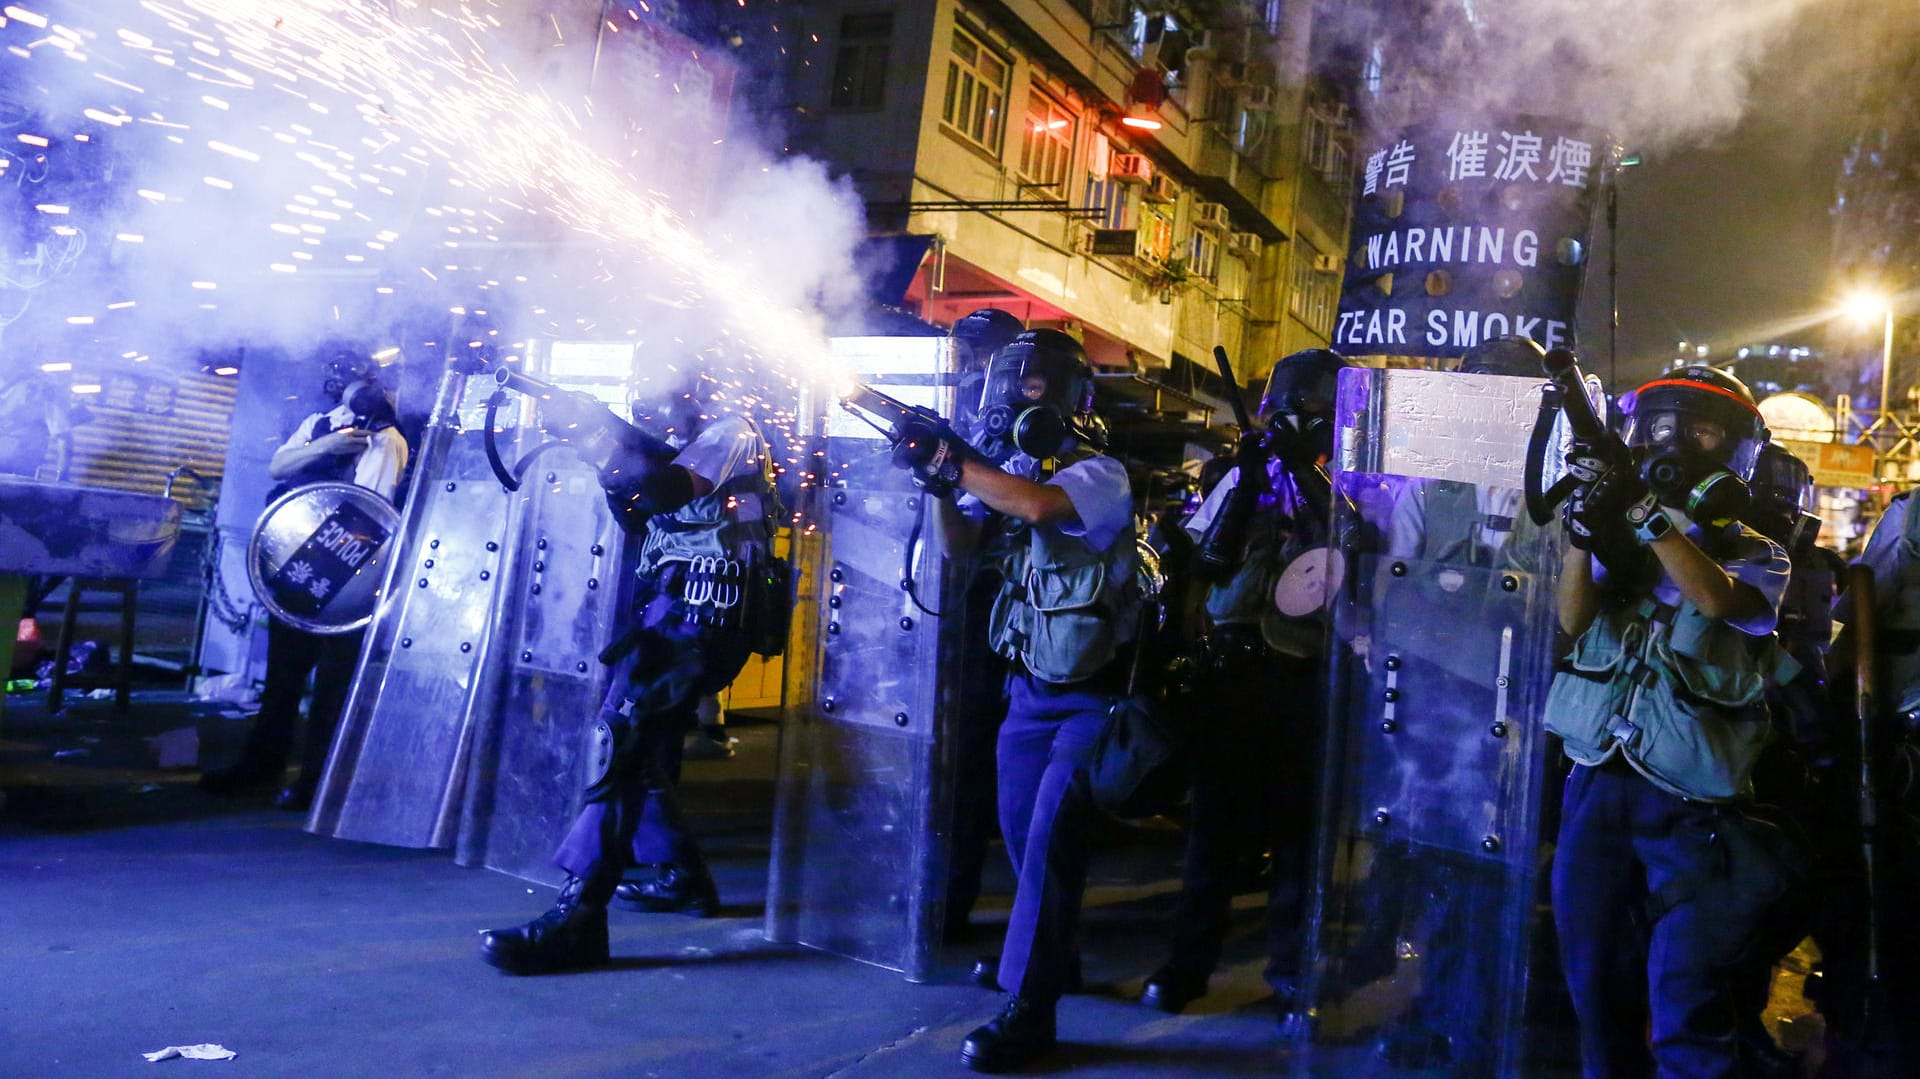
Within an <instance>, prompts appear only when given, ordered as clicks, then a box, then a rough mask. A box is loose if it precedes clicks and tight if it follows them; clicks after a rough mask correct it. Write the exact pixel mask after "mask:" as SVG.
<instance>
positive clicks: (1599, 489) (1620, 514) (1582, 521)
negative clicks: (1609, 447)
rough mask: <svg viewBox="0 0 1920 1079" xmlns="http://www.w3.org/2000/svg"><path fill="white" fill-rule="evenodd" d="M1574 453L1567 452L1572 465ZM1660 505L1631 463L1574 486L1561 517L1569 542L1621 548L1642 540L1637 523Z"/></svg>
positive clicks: (1584, 547)
mask: <svg viewBox="0 0 1920 1079" xmlns="http://www.w3.org/2000/svg"><path fill="white" fill-rule="evenodd" d="M1572 456H1573V455H1572V454H1568V461H1569V467H1571V462H1572ZM1658 509H1659V502H1658V500H1657V499H1656V498H1655V497H1654V494H1653V492H1652V491H1650V490H1648V489H1647V484H1646V481H1645V480H1642V479H1641V478H1640V473H1639V472H1637V471H1635V470H1634V469H1632V468H1631V467H1629V468H1608V469H1607V470H1606V471H1604V472H1602V473H1601V474H1600V477H1599V478H1598V479H1597V480H1595V481H1594V482H1593V483H1589V484H1581V485H1580V486H1578V487H1575V488H1574V490H1573V494H1572V495H1571V496H1569V497H1568V498H1567V503H1566V506H1565V508H1564V510H1563V511H1562V518H1563V520H1564V521H1565V523H1566V526H1567V539H1568V542H1570V543H1572V544H1573V545H1574V546H1575V547H1578V548H1580V549H1581V550H1583V551H1592V550H1597V549H1599V548H1600V547H1609V546H1611V547H1613V549H1615V550H1620V549H1625V548H1629V547H1633V546H1635V545H1636V544H1638V543H1639V540H1638V538H1637V537H1636V535H1635V533H1634V526H1635V525H1636V524H1638V523H1640V522H1642V521H1645V520H1646V519H1647V518H1648V517H1650V516H1651V515H1652V514H1653V513H1654V512H1655V511H1656V510H1658ZM1596 544H1598V545H1599V547H1596V546H1595V545H1596Z"/></svg>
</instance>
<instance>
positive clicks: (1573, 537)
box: [1560, 487, 1606, 552]
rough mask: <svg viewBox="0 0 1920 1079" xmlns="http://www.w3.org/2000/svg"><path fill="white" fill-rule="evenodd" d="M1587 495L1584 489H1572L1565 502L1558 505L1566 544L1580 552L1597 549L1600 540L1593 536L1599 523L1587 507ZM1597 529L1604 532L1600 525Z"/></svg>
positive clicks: (1586, 490)
mask: <svg viewBox="0 0 1920 1079" xmlns="http://www.w3.org/2000/svg"><path fill="white" fill-rule="evenodd" d="M1588 494H1589V490H1588V488H1586V487H1575V488H1574V489H1573V493H1572V494H1570V495H1568V496H1567V500H1566V501H1565V502H1562V503H1561V504H1560V523H1561V524H1562V525H1564V526H1565V527H1566V530H1567V542H1568V543H1571V544H1573V545H1574V546H1575V547H1577V548H1579V549H1580V550H1582V551H1588V552H1591V551H1593V550H1595V549H1597V548H1598V547H1599V545H1600V540H1599V538H1598V537H1596V536H1595V535H1594V528H1595V526H1596V524H1599V522H1598V521H1597V520H1596V519H1595V514H1594V513H1593V511H1592V509H1591V508H1589V506H1588ZM1599 527H1600V528H1601V529H1603V530H1604V528H1605V527H1606V526H1605V525H1604V524H1600V525H1599Z"/></svg>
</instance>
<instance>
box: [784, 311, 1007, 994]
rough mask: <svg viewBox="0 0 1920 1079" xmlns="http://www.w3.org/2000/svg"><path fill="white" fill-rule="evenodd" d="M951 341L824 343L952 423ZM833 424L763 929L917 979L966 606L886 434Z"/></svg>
mask: <svg viewBox="0 0 1920 1079" xmlns="http://www.w3.org/2000/svg"><path fill="white" fill-rule="evenodd" d="M947 345H948V343H947V340H946V339H945V338H840V339H836V340H835V341H834V342H833V347H834V351H835V354H836V359H837V360H838V361H839V363H840V365H841V368H842V369H843V370H846V371H849V372H856V373H858V377H859V378H860V381H862V382H865V383H867V384H869V385H872V386H873V387H874V388H876V389H878V390H881V391H882V392H884V393H887V394H890V395H892V396H894V397H896V398H899V399H901V400H903V401H905V402H906V403H908V404H916V405H927V406H930V407H933V408H935V409H938V410H940V411H941V412H942V413H943V414H947V415H951V411H950V404H951V402H950V400H949V398H950V397H951V396H952V394H951V391H950V390H949V389H946V388H944V387H943V386H942V383H945V382H950V381H951V379H949V378H946V377H945V375H946V372H947V371H948V362H949V361H948V347H947ZM825 422H826V436H827V437H826V462H827V468H828V470H829V475H828V477H827V480H826V485H825V487H824V489H823V490H821V491H820V492H819V497H820V498H821V499H822V502H823V503H824V504H823V505H822V506H821V508H820V510H819V511H818V514H817V516H816V518H815V519H816V520H817V522H818V524H819V527H818V528H817V529H815V530H813V531H812V533H811V534H810V535H806V536H803V537H802V538H801V541H800V550H801V552H802V553H801V559H800V561H801V564H802V578H801V592H800V603H799V605H798V608H797V609H796V611H795V615H794V617H795V621H796V624H803V623H801V620H803V619H809V618H810V619H812V623H813V626H814V631H813V632H811V633H806V632H802V633H797V634H796V635H795V640H794V644H793V645H792V646H791V647H790V648H789V652H788V672H789V684H788V699H787V709H786V714H785V719H784V722H783V725H782V728H781V732H780V762H779V774H778V778H777V791H776V801H775V805H774V822H773V850H772V863H771V867H770V870H769V876H768V882H767V930H766V932H767V936H768V938H769V939H771V940H774V941H778V942H781V943H799V944H804V945H806V946H808V947H812V948H818V949H820V950H822V951H827V952H832V953H834V954H837V955H843V956H847V957H848V958H852V959H857V960H860V961H862V962H866V963H872V964H874V965H876V966H881V967H886V968H887V969H890V970H897V971H900V972H902V973H904V974H905V975H906V976H907V978H908V979H909V980H912V981H921V980H924V979H925V978H926V977H927V976H928V974H929V973H930V971H931V969H932V966H933V960H934V952H935V949H936V947H937V945H938V942H939V939H940V929H941V920H942V916H943V913H944V910H945V892H944V881H945V874H946V863H947V855H948V835H949V823H948V822H949V821H950V819H951V815H952V804H951V802H952V793H951V790H950V789H949V784H950V777H951V775H952V774H953V769H952V765H951V762H950V761H949V760H947V759H946V758H947V757H948V755H949V753H950V745H951V741H952V739H951V736H950V733H949V732H950V729H951V727H952V725H953V724H954V723H956V722H957V721H958V719H959V717H958V716H956V715H955V712H956V708H955V707H954V698H955V696H956V692H957V687H958V686H959V685H960V682H961V680H962V678H963V677H964V675H965V672H964V671H963V670H962V669H961V664H960V663H959V662H958V655H959V650H960V645H961V642H962V640H963V638H962V634H963V633H964V632H966V627H965V626H964V625H963V624H962V623H963V622H964V621H965V619H964V618H963V617H960V612H961V611H962V610H963V609H964V606H965V605H964V603H963V602H962V601H961V599H960V592H961V589H960V588H959V587H957V585H956V579H957V578H956V576H955V574H953V573H952V572H951V571H948V570H945V569H944V568H943V566H944V564H945V563H946V561H947V560H946V559H945V558H944V557H943V555H942V547H941V542H940V526H939V522H938V515H937V512H936V511H937V509H938V507H936V506H933V505H931V504H929V500H928V499H926V498H924V497H923V496H922V494H921V492H919V491H918V490H916V489H915V488H914V487H913V485H912V483H911V482H910V481H909V479H908V477H907V475H906V473H904V472H902V471H900V470H899V469H895V468H893V467H891V466H890V464H889V459H888V444H887V442H886V440H885V439H884V438H883V437H882V436H881V435H880V433H879V432H878V431H876V430H874V429H873V428H871V427H869V426H867V425H866V424H864V423H862V422H860V421H859V420H857V419H855V418H854V417H852V416H850V415H847V414H845V413H843V412H841V411H840V410H839V409H838V408H834V409H832V410H831V411H829V412H828V413H827V415H826V417H825ZM935 612H941V613H939V614H936V613H935ZM975 632H984V631H983V630H978V629H976V630H975Z"/></svg>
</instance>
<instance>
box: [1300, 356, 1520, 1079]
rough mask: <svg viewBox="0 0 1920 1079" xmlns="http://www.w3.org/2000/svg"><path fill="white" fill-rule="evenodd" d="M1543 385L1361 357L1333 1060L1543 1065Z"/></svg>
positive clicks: (1331, 784) (1324, 949)
mask: <svg viewBox="0 0 1920 1079" xmlns="http://www.w3.org/2000/svg"><path fill="white" fill-rule="evenodd" d="M1539 386H1540V383H1539V382H1537V381H1532V380H1527V379H1522V378H1510V377H1501V376H1488V375H1455V374H1437V373H1433V372H1425V371H1386V370H1378V369H1366V368H1354V369H1349V370H1347V371H1344V372H1342V374H1341V381H1340V400H1339V408H1338V423H1339V435H1338V439H1339V442H1338V450H1337V457H1336V485H1337V489H1338V490H1339V492H1340V493H1341V495H1342V496H1343V497H1341V498H1338V499H1336V506H1335V518H1336V520H1335V529H1334V534H1335V536H1336V537H1337V542H1338V543H1339V544H1340V545H1341V546H1342V548H1343V549H1344V551H1345V553H1346V556H1347V562H1348V566H1349V571H1348V573H1347V575H1346V578H1345V580H1344V581H1343V582H1342V584H1341V587H1340V590H1339V592H1338V593H1337V596H1336V598H1335V599H1334V601H1333V602H1334V606H1333V609H1332V612H1331V613H1332V622H1333V627H1334V641H1333V648H1332V654H1331V659H1330V664H1331V672H1330V673H1331V679H1330V692H1329V694H1328V712H1327V717H1326V723H1327V725H1326V733H1327V739H1326V748H1325V753H1326V755H1325V777H1326V778H1325V785H1324V787H1323V791H1322V804H1321V816H1320V828H1321V835H1320V840H1319V843H1318V848H1317V858H1316V870H1315V872H1316V875H1317V882H1316V883H1317V887H1316V889H1315V900H1314V906H1313V910H1312V912H1311V918H1310V926H1309V933H1308V947H1309V951H1310V954H1309V956H1308V963H1307V972H1308V973H1307V984H1306V985H1305V986H1304V992H1305V995H1306V1000H1307V1008H1306V1009H1305V1011H1304V1015H1305V1016H1306V1017H1307V1021H1306V1026H1305V1030H1304V1034H1305V1036H1306V1040H1307V1044H1306V1045H1305V1046H1304V1047H1303V1049H1304V1052H1303V1053H1302V1054H1301V1057H1300V1060H1301V1067H1302V1068H1303V1069H1304V1070H1305V1071H1306V1072H1309V1073H1311V1074H1335V1073H1337V1074H1340V1075H1350V1076H1364V1075H1376V1074H1377V1075H1398V1074H1404V1073H1405V1070H1406V1069H1419V1070H1420V1071H1421V1072H1422V1073H1423V1074H1430V1075H1458V1076H1490V1075H1519V1074H1525V1073H1529V1072H1530V1071H1531V1070H1532V1069H1530V1068H1529V1067H1528V1064H1527V1061H1526V1059H1525V1056H1524V1047H1525V1046H1526V1045H1528V1043H1529V1041H1530V1039H1527V1038H1525V1037H1523V1029H1524V1026H1525V1021H1526V1015H1527V1011H1526V1003H1527V999H1528V992H1527V989H1528V985H1529V980H1528V976H1529V969H1528V968H1529V954H1530V952H1529V943H1530V941H1531V940H1533V939H1534V930H1535V929H1536V928H1537V924H1538V922H1540V921H1541V920H1542V919H1543V918H1544V913H1543V912H1544V909H1545V907H1544V904H1543V903H1542V904H1539V905H1536V889H1537V886H1538V884H1539V883H1540V880H1539V874H1538V873H1537V872H1536V866H1537V864H1538V861H1539V859H1538V855H1537V850H1538V847H1539V844H1540V840H1541V835H1540V808H1541V805H1542V799H1543V796H1544V793H1545V786H1546V784H1547V782H1548V777H1547V776H1546V775H1545V774H1544V771H1545V770H1544V764H1543V762H1544V759H1545V747H1546V736H1545V733H1544V732H1543V731H1542V729H1541V726H1540V711H1541V706H1542V704H1543V702H1544V701H1545V699H1546V690H1547V685H1548V682H1549V680H1550V678H1551V673H1552V672H1551V658H1552V656H1551V653H1552V647H1553V632H1554V609H1553V573H1554V571H1555V569H1556V568H1557V566H1558V562H1557V557H1558V556H1557V553H1556V545H1557V543H1558V535H1557V528H1556V527H1554V526H1549V527H1547V528H1544V529H1543V528H1540V527H1537V526H1535V525H1533V524H1532V522H1531V521H1529V520H1528V519H1527V518H1526V513H1525V509H1524V507H1523V506H1522V504H1521V501H1522V500H1521V489H1522V483H1523V480H1522V471H1523V464H1524V459H1525V449H1526V442H1527V437H1528V434H1529V432H1530V430H1531V426H1532V422H1533V418H1534V415H1535V410H1536V405H1537V402H1538V392H1539Z"/></svg>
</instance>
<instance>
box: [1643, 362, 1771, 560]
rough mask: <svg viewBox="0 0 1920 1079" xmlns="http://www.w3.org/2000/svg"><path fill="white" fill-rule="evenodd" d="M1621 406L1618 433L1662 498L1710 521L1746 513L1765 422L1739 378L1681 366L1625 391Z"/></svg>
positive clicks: (1726, 520)
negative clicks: (1622, 418)
mask: <svg viewBox="0 0 1920 1079" xmlns="http://www.w3.org/2000/svg"><path fill="white" fill-rule="evenodd" d="M1620 410H1621V413H1622V414H1623V415H1624V416H1625V421H1624V429H1623V430H1622V432H1621V434H1623V435H1624V436H1625V437H1626V440H1627V445H1628V447H1630V448H1631V449H1632V450H1633V454H1634V457H1635V458H1636V459H1637V460H1638V461H1639V462H1640V474H1641V475H1642V476H1643V477H1645V479H1646V481H1647V486H1648V487H1650V488H1652V490H1653V493H1654V494H1655V495H1656V496H1657V497H1658V498H1659V499H1660V501H1661V503H1662V504H1664V505H1667V506H1672V507H1674V508H1676V509H1683V510H1685V511H1686V514H1687V515H1688V516H1689V517H1691V518H1693V519H1694V520H1695V521H1698V522H1700V523H1702V524H1707V525H1711V526H1715V527H1720V526H1724V525H1726V524H1728V523H1730V522H1732V521H1733V520H1734V519H1736V518H1739V517H1741V516H1743V515H1745V514H1746V512H1747V506H1748V502H1749V500H1750V499H1751V497H1752V493H1751V491H1749V489H1748V487H1747V481H1749V480H1751V479H1752V478H1753V469H1754V465H1755V464H1757V463H1758V462H1759V459H1760V447H1762V446H1764V445H1766V443H1767V425H1766V423H1765V421H1763V420H1762V419H1761V418H1760V409H1759V408H1758V407H1757V406H1755V405H1754V403H1753V394H1752V393H1749V392H1748V391H1747V387H1746V384H1745V383H1743V382H1741V381H1740V380H1739V379H1737V378H1734V377H1733V376H1732V375H1729V374H1725V373H1724V372H1721V371H1719V370H1717V369H1715V368H1712V367H1708V366H1706V365H1704V364H1701V365H1695V366H1692V367H1684V368H1681V369H1680V370H1678V371H1674V372H1671V373H1669V374H1667V375H1664V376H1662V377H1660V378H1656V379H1654V380H1653V381H1652V382H1649V383H1647V384H1646V385H1644V386H1642V387H1640V388H1639V389H1637V390H1634V391H1633V392H1632V393H1630V394H1628V395H1627V396H1626V397H1625V398H1624V399H1623V400H1622V401H1621V406H1620Z"/></svg>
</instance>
